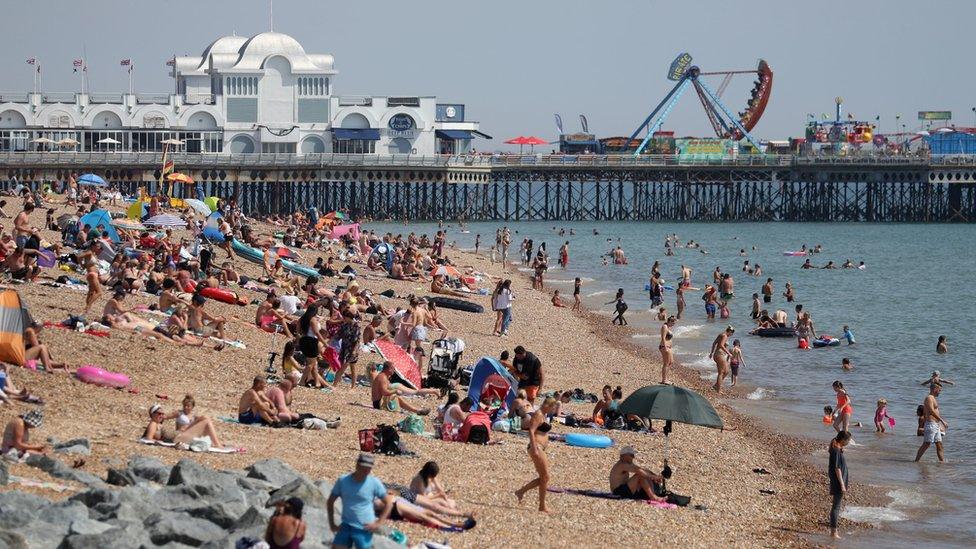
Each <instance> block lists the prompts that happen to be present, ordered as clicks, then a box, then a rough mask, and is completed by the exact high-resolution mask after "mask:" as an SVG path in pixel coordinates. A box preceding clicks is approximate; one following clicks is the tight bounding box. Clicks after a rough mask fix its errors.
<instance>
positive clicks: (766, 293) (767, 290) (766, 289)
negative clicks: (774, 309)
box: [762, 278, 773, 303]
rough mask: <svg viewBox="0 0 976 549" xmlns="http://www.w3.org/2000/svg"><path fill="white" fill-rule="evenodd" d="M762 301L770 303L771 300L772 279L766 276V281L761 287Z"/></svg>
mask: <svg viewBox="0 0 976 549" xmlns="http://www.w3.org/2000/svg"><path fill="white" fill-rule="evenodd" d="M762 295H763V303H771V302H772V301H773V279H772V278H767V279H766V283H765V284H763V287H762Z"/></svg>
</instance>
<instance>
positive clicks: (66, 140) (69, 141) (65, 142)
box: [58, 137, 78, 147]
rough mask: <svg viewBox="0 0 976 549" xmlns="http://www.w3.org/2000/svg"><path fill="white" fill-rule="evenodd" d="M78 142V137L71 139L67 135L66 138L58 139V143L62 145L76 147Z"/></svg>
mask: <svg viewBox="0 0 976 549" xmlns="http://www.w3.org/2000/svg"><path fill="white" fill-rule="evenodd" d="M77 144H78V140H77V139H71V138H70V137H66V138H64V139H62V140H60V141H58V145H61V146H63V147H74V146H76V145H77Z"/></svg>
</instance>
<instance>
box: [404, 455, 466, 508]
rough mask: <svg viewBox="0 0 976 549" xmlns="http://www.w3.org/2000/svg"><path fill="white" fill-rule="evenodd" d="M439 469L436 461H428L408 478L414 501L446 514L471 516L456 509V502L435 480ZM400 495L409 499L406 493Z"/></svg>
mask: <svg viewBox="0 0 976 549" xmlns="http://www.w3.org/2000/svg"><path fill="white" fill-rule="evenodd" d="M440 471H441V470H440V467H439V466H438V465H437V462H436V461H428V462H427V463H425V464H424V466H423V467H421V468H420V471H419V472H418V473H417V474H416V475H414V477H413V478H412V479H410V486H409V487H408V490H409V491H410V492H412V493H413V494H414V495H415V496H416V499H415V501H414V503H416V504H417V505H420V506H422V507H425V508H427V509H430V510H431V511H435V512H438V513H441V514H444V515H448V516H461V517H473V516H474V514H473V513H462V512H460V511H459V510H458V504H457V502H456V501H454V500H453V499H451V497H450V496H448V494H447V490H445V489H444V487H443V486H441V483H440V482H439V481H438V480H437V475H439V474H440ZM402 495H403V496H404V497H405V498H407V500H408V501H409V500H410V499H411V498H410V497H408V495H407V494H402Z"/></svg>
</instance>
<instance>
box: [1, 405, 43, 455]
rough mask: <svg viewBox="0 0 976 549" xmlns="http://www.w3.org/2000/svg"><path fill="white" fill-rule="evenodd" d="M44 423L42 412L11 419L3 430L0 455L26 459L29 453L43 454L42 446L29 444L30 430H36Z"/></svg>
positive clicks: (36, 411) (32, 411)
mask: <svg viewBox="0 0 976 549" xmlns="http://www.w3.org/2000/svg"><path fill="white" fill-rule="evenodd" d="M43 422H44V411H43V410H31V411H29V412H27V413H25V414H21V415H20V416H19V417H15V418H13V419H11V420H10V421H9V422H8V423H7V427H6V428H5V429H4V430H3V445H2V447H0V453H2V454H3V455H4V456H7V455H8V454H12V455H11V456H10V457H13V458H17V459H19V458H21V457H26V456H27V455H28V454H29V453H30V452H35V453H40V454H43V453H44V451H45V450H44V444H30V430H31V429H37V428H38V427H40V426H41V424H42V423H43Z"/></svg>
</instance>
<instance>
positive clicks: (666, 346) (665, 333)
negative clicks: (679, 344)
mask: <svg viewBox="0 0 976 549" xmlns="http://www.w3.org/2000/svg"><path fill="white" fill-rule="evenodd" d="M675 322H676V320H675V318H674V317H673V316H669V317H668V319H667V320H666V321H665V322H664V324H662V325H661V342H660V343H659V344H658V346H657V348H658V350H659V351H661V384H662V385H665V384H667V382H668V372H669V371H670V370H671V362H672V361H673V360H674V354H673V353H672V351H671V340H672V339H674V333H672V332H671V329H672V328H674V324H675Z"/></svg>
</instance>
